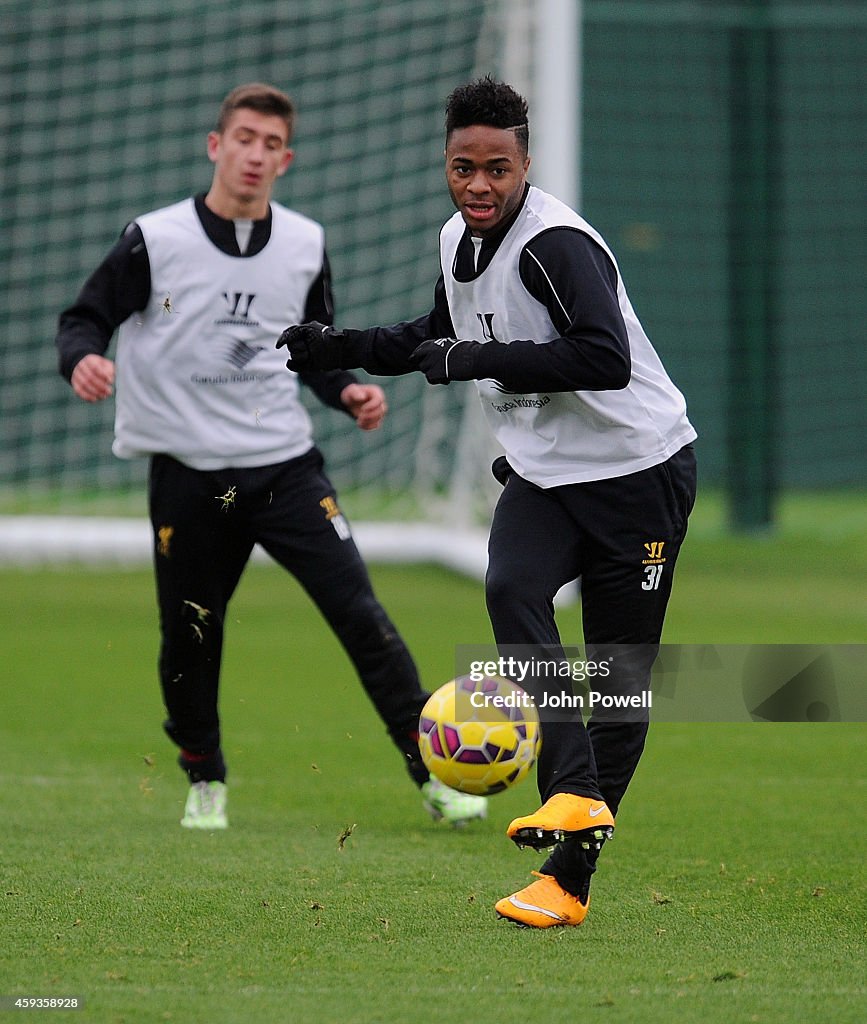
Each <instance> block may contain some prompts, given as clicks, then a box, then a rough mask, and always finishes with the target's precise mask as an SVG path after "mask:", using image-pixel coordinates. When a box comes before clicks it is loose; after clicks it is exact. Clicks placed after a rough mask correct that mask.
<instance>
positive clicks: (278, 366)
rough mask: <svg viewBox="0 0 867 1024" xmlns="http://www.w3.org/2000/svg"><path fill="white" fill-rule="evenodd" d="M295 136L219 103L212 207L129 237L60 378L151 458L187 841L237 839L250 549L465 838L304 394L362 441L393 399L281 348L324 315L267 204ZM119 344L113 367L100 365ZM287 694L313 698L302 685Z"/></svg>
mask: <svg viewBox="0 0 867 1024" xmlns="http://www.w3.org/2000/svg"><path fill="white" fill-rule="evenodd" d="M294 120H295V109H294V105H293V103H292V101H291V100H290V99H289V97H288V96H286V95H285V94H284V93H283V92H281V91H280V90H278V89H275V88H273V87H272V86H270V85H266V84H263V83H251V84H248V85H243V86H239V87H238V88H236V89H234V90H232V92H230V93H229V95H228V96H226V98H225V100H224V101H223V103H222V106H221V108H220V111H219V117H218V120H217V125H216V128H215V129H214V130H213V131H212V132H210V133H209V134H208V137H207V152H208V157H209V159H210V160H211V162H212V164H213V176H212V181H211V186H210V188H209V190H208V191H207V192H206V193H202V194H200V195H196V196H194V197H192V198H188V199H184V200H182V201H181V202H178V203H175V204H173V205H171V206H168V207H165V208H163V209H160V210H155V211H153V212H151V213H146V214H144V215H143V216H141V217H138V218H136V220H135V221H133V222H132V223H131V224H130V225H128V227H127V228H126V230H125V231H124V233H123V235H122V236H121V238H120V240H119V241H118V242H117V243H116V244H115V246H114V247H113V248H112V249H111V251H110V252H109V253H108V255H107V256H106V257H105V259H104V260H103V262H102V263H101V264H100V266H99V267H98V268H97V269H96V270H95V271H94V273H93V274H92V275H91V276H90V278H89V279H88V280H87V282H86V283H85V285H84V286H83V288H82V290H81V293H80V294H79V296H78V298H77V299H76V301H75V303H74V304H73V305H72V306H70V307H69V308H68V309H66V310H65V311H64V312H63V313H62V314H61V316H60V325H59V331H58V335H57V349H58V354H59V366H60V372H61V373H62V374H63V376H64V377H66V379H67V380H69V381H70V383H71V385H72V388H73V390H74V392H75V394H76V395H78V397H79V398H81V399H83V400H84V401H87V402H98V401H102V400H104V399H107V398H109V396H111V395H112V394H113V392H114V390H115V387H116V390H117V400H116V416H115V438H114V445H113V450H114V453H115V454H116V455H117V456H119V457H120V458H123V459H131V458H137V457H145V458H147V459H149V460H150V473H149V505H150V517H151V522H152V526H153V541H154V548H153V556H154V568H155V574H156V584H157V597H158V602H159V611H160V632H161V646H160V654H159V675H160V682H161V685H162V693H163V699H164V703H165V707H166V710H167V713H168V717H167V720H166V722H165V729H166V732H167V733H168V735H169V737H170V738H171V739H172V740H173V741H174V742H175V743H176V744H177V746H178V747H179V748H180V755H179V762H180V765H181V767H182V769H183V770H184V771H185V772H186V773H187V776H188V778H189V783H190V788H189V792H188V795H187V801H186V807H185V810H184V815H183V818H182V820H181V824H182V825H184V826H185V827H187V828H198V829H220V828H225V827H226V826H227V824H228V820H227V813H226V796H227V790H226V763H225V759H224V757H223V753H222V738H221V729H220V715H219V701H218V698H219V682H220V662H221V653H222V645H223V633H224V623H225V617H226V611H227V608H228V604H229V601H230V599H231V597H232V594H233V593H234V591H235V588H236V586H237V584H238V582H239V580H240V578H241V574H242V573H243V571H244V567H245V566H246V564H247V561H248V559H249V557H250V554H251V552H252V550H253V546H254V544H257V543H258V544H259V545H261V546H262V548H264V550H265V551H267V552H268V554H269V555H271V556H272V557H273V558H274V559H275V560H276V561H277V562H278V563H279V564H280V565H282V566H283V567H284V568H285V569H287V570H288V571H289V572H290V573H292V575H293V576H295V577H296V579H297V580H298V581H299V582H300V583H301V585H302V586H303V587H304V588H305V590H306V591H307V593H308V594H309V596H310V597H311V598H312V600H313V601H314V602H315V603H316V605H317V607H318V608H319V610H320V612H321V613H322V615H323V616H324V617H325V619H326V620H327V621H328V623H329V625H330V626H331V628H332V629H333V631H334V633H335V634H336V636H337V637H338V639H339V640H340V642H341V643H342V644H343V646H344V648H345V649H346V652H347V654H348V655H349V657H350V659H351V660H352V662H353V664H354V666H355V668H356V670H357V672H358V675H359V677H360V679H361V682H362V685H363V686H364V688H365V690H366V692H367V694H368V695H369V697H370V699H371V701H372V702H373V704H374V706H375V708H376V710H377V711H378V713H379V715H380V717H381V718H382V720H383V721H384V723H385V725H386V727H387V730H388V734H389V735H390V737H391V739H392V741H393V742H394V744H395V745H396V747H397V748H398V750H399V751H400V754H401V756H402V757H403V759H404V761H405V763H406V766H407V768H408V770H409V772H410V775H411V776H412V778H413V780H414V781H415V782H416V784H417V785H418V786H419V787H420V788H421V790H422V793H423V802H424V805H425V807H426V808H427V810H428V811H429V813H430V814H431V815H432V816H433V817H434V818H436V819H445V820H446V821H448V822H450V823H452V824H464V823H465V822H466V821H468V820H470V819H473V818H483V817H484V816H485V810H486V806H485V800H484V799H483V798H481V797H468V796H465V795H464V794H458V793H455V792H454V791H452V790H449V789H448V788H447V787H445V786H443V785H442V784H441V783H440V782H439V781H438V780H435V779H431V778H429V776H428V773H427V771H426V769H425V767H424V765H423V763H422V762H421V758H420V755H419V751H418V744H417V735H418V733H417V729H418V713H419V711H420V709H421V707H422V706H423V704H424V702H425V700H426V698H427V694H426V693H425V691H424V690H423V689H422V688H421V685H420V683H419V678H418V673H417V670H416V666H415V664H414V662H413V659H412V657H411V656H410V653H409V651H408V650H407V648H406V645H405V644H404V642H403V640H402V639H401V637H400V635H399V633H398V631H397V629H396V628H395V626H394V625H393V623H392V622H391V620H390V619H389V617H388V615H387V614H386V612H385V611H384V609H383V608H382V606H381V605H380V604H379V601H378V600H377V598H376V596H375V594H374V591H373V588H372V586H371V583H370V579H369V577H368V573H367V569H366V567H365V565H364V563H363V561H362V559H361V556H360V554H359V552H358V549H357V548H356V546H355V542H354V540H353V539H352V533H351V530H350V527H349V524H348V522H347V520H346V518H345V517H344V516H343V514H342V512H341V510H340V506H339V504H338V501H337V496H336V494H335V492H334V488H333V487H332V485H331V483H330V481H329V480H328V477H327V476H326V474H325V471H324V468H323V459H322V456H321V454H320V452H319V451H318V449H317V448H316V445H315V443H314V439H313V434H312V424H311V421H310V417H309V416H308V414H307V412H306V410H305V408H304V406H303V404H302V402H301V399H300V396H299V387H300V385H301V384H304V385H306V386H308V387H310V388H312V390H313V391H314V392H315V393H316V395H317V396H318V398H319V399H320V400H321V401H323V402H324V403H325V404H326V405H329V406H331V407H333V408H335V409H339V410H341V411H342V412H343V413H346V414H348V415H349V417H351V418H352V419H353V420H354V421H355V423H356V425H357V426H358V427H360V428H361V429H362V430H375V429H376V428H377V427H379V425H380V424H381V423H382V420H383V417H384V416H385V413H386V402H385V396H384V393H383V391H382V389H381V388H380V387H378V386H377V385H371V384H366V383H360V382H359V381H358V380H357V378H356V377H355V376H354V375H353V374H351V373H347V372H346V371H342V370H334V371H325V372H319V371H311V372H302V373H300V374H298V375H296V374H292V375H290V376H288V377H287V375H286V371H285V370H284V368H283V359H282V357H281V356H280V354H279V353H277V352H276V350H275V348H274V338H275V336H276V335H277V334H279V332H280V330H282V328H283V326H284V325H285V324H286V323H287V322H292V321H298V320H305V319H316V320H319V321H321V322H323V323H330V322H331V319H332V309H333V302H332V293H331V281H330V274H329V265H328V258H327V254H326V250H325V240H324V232H323V229H322V227H321V226H320V225H319V224H317V223H316V222H314V221H312V220H310V219H309V218H307V217H305V216H302V215H301V214H299V213H296V212H294V211H293V210H290V209H287V208H286V207H285V206H282V205H281V204H279V203H277V202H273V201H272V200H271V193H272V190H273V186H274V183H275V181H276V179H277V178H278V177H280V176H281V175H282V174H284V173H285V172H286V170H287V169H288V167H289V165H290V163H291V162H292V157H293V151H292V149H291V148H290V143H291V139H292V131H293V127H294ZM116 329H117V330H118V337H117V351H116V358H115V360H114V361H113V360H111V359H110V358H108V357H107V356H106V354H105V353H106V351H107V350H108V347H109V343H110V341H111V338H112V335H113V334H114V332H115V330H116ZM286 645H287V647H288V648H290V649H291V646H292V624H291V622H287V624H286ZM287 685H290V686H291V685H292V683H291V682H290V683H288V684H287ZM297 685H299V686H309V685H310V684H309V680H306V679H304V675H303V669H302V668H299V679H298V682H297ZM273 742H274V743H275V746H276V745H277V744H278V743H279V740H278V738H277V737H274V739H273ZM274 771H275V776H278V777H279V771H280V755H279V751H275V754H274Z"/></svg>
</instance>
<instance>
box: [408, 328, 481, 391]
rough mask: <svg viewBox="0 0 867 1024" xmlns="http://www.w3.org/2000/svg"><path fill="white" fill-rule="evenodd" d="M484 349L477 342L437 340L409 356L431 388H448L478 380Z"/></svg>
mask: <svg viewBox="0 0 867 1024" xmlns="http://www.w3.org/2000/svg"><path fill="white" fill-rule="evenodd" d="M481 348H482V346H481V344H480V343H479V342H478V341H462V340H460V339H456V338H435V339H432V340H431V341H423V342H422V343H421V344H420V345H419V346H418V347H417V348H415V349H413V351H412V352H411V353H410V357H409V360H410V362H411V363H415V365H416V366H417V367H418V369H419V370H421V372H422V373H423V374H424V375H425V377H427V379H428V383H429V384H448V382H449V381H450V380H475V379H476V359H477V357H478V354H479V351H480V350H481Z"/></svg>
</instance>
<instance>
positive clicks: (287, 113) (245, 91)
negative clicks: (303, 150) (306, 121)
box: [217, 82, 295, 145]
mask: <svg viewBox="0 0 867 1024" xmlns="http://www.w3.org/2000/svg"><path fill="white" fill-rule="evenodd" d="M236 110H255V111H256V112H257V113H259V114H270V115H273V116H274V117H279V118H282V119H283V121H284V122H285V124H286V131H287V135H286V144H287V145H288V144H289V143H290V142H291V141H292V133H293V132H294V131H295V104H294V103H293V102H292V100H290V99H289V97H288V96H287V95H286V93H285V92H281V91H280V90H279V89H276V88H275V87H274V86H273V85H266V84H265V83H264V82H249V83H248V84H247V85H239V86H237V87H236V88H234V89H233V90H232V91H231V92H230V93H229V94H228V95H227V96H226V98H225V99H224V100H223V102H222V104H221V106H220V113H219V115H218V117H217V131H218V132H219V133H222V132H224V131H225V129H226V125H227V124H228V123H229V119H230V118H231V116H232V114H234V113H235V111H236Z"/></svg>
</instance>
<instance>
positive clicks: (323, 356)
mask: <svg viewBox="0 0 867 1024" xmlns="http://www.w3.org/2000/svg"><path fill="white" fill-rule="evenodd" d="M345 341H346V335H345V334H344V333H343V332H342V331H335V330H334V328H333V327H326V326H325V324H320V323H318V322H317V321H316V320H312V321H311V322H310V323H308V324H296V325H294V326H293V327H287V328H286V330H285V331H284V332H283V333H282V334H281V335H280V337H279V338H278V339H277V348H286V349H288V351H289V358H288V359H287V360H286V366H287V368H288V369H290V370H295V372H296V373H298V372H301V371H302V370H340V369H342V368H343V355H344V348H345Z"/></svg>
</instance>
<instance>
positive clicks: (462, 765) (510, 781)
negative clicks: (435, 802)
mask: <svg viewBox="0 0 867 1024" xmlns="http://www.w3.org/2000/svg"><path fill="white" fill-rule="evenodd" d="M540 744H541V734H540V732H539V716H538V714H537V712H536V708H535V706H534V704H533V701H532V699H531V698H530V696H529V695H528V694H527V693H526V691H524V690H522V689H521V687H520V686H517V685H516V684H515V683H513V682H511V681H510V680H508V679H502V678H500V677H499V676H485V677H484V678H481V679H473V678H472V677H470V676H468V675H467V676H459V677H458V678H457V679H452V680H451V681H450V682H448V683H446V684H445V685H443V686H441V687H440V688H439V689H438V690H437V691H436V692H435V693H432V694H431V696H430V698H429V699H428V701H427V703H426V704H425V706H424V708H423V709H422V712H421V715H420V716H419V737H418V745H419V749H420V750H421V756H422V760H423V761H424V763H425V765H426V767H427V770H428V771H429V772H430V773H431V774H432V775H435V776H436V777H437V778H438V779H439V780H440V781H441V782H444V783H445V784H446V785H447V786H451V787H452V789H457V790H460V791H461V792H463V793H473V794H475V795H477V796H491V795H492V794H494V793H500V792H502V791H503V790H504V789H508V788H509V787H510V786H514V785H516V784H517V783H518V782H520V781H521V780H522V779H523V778H525V777H526V775H527V773H528V772H529V771H530V768H531V767H532V766H533V762H534V761H535V760H536V758H537V756H538V754H539V747H540Z"/></svg>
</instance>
